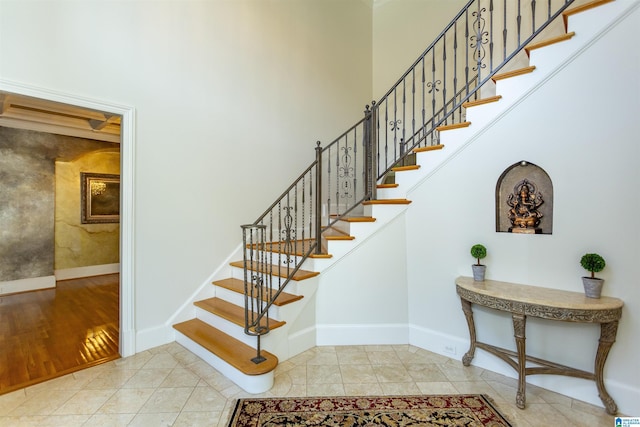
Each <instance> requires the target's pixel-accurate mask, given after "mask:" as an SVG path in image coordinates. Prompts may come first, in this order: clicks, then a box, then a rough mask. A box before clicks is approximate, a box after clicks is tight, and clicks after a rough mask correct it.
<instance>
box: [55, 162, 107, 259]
mask: <svg viewBox="0 0 640 427" xmlns="http://www.w3.org/2000/svg"><path fill="white" fill-rule="evenodd" d="M55 171H56V186H55V188H56V207H55V269H56V270H62V269H66V268H76V267H85V266H91V265H102V264H115V263H118V262H119V243H120V224H119V223H110V224H82V223H81V222H82V221H81V215H80V203H81V193H80V191H81V190H80V173H81V172H92V173H108V174H116V175H118V174H120V152H119V151H99V152H92V153H88V154H86V155H83V156H81V157H79V158H78V159H76V160H73V161H70V162H56V167H55Z"/></svg>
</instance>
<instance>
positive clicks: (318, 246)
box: [314, 141, 322, 255]
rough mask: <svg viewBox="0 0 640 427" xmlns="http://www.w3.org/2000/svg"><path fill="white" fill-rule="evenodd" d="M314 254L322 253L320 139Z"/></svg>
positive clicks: (317, 152) (317, 145) (317, 157)
mask: <svg viewBox="0 0 640 427" xmlns="http://www.w3.org/2000/svg"><path fill="white" fill-rule="evenodd" d="M315 214H316V219H315V225H314V227H315V230H314V233H315V236H316V255H319V254H321V253H322V147H321V146H320V141H318V142H316V212H315Z"/></svg>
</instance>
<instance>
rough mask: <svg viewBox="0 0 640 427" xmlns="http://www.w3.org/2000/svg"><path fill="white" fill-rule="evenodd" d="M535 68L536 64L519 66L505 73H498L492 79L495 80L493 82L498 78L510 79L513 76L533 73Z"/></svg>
mask: <svg viewBox="0 0 640 427" xmlns="http://www.w3.org/2000/svg"><path fill="white" fill-rule="evenodd" d="M535 69H536V66H535V65H532V66H530V67H524V68H518V69H517V70H511V71H507V72H505V73H500V74H496V75H495V76H493V77H492V78H491V80H493V82H494V83H495V82H496V81H497V80H503V79H508V78H511V77H516V76H521V75H523V74H528V73H531V72H533V70H535Z"/></svg>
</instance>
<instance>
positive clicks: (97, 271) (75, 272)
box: [54, 263, 120, 280]
mask: <svg viewBox="0 0 640 427" xmlns="http://www.w3.org/2000/svg"><path fill="white" fill-rule="evenodd" d="M113 273H120V263H115V264H101V265H88V266H86V267H76V268H65V269H62V270H56V271H55V272H54V274H55V277H56V280H69V279H77V278H79V277H91V276H101V275H103V274H113Z"/></svg>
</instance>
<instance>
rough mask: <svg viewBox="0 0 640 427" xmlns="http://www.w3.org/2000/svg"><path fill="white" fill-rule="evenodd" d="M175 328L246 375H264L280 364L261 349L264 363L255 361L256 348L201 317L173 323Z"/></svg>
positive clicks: (273, 356)
mask: <svg viewBox="0 0 640 427" xmlns="http://www.w3.org/2000/svg"><path fill="white" fill-rule="evenodd" d="M173 328H174V329H175V330H176V331H178V332H180V333H182V334H183V335H185V336H187V337H189V338H190V339H191V340H193V341H194V342H196V343H197V344H199V345H201V346H202V347H204V348H206V349H207V350H208V351H210V352H211V353H213V354H215V355H216V356H218V357H219V358H220V359H222V360H224V361H225V362H227V363H228V364H230V365H231V366H233V367H234V368H236V369H237V370H239V371H240V372H242V373H243V374H245V375H263V374H266V373H269V372H271V371H273V370H274V369H275V368H276V366H278V358H277V357H276V356H275V355H273V354H271V353H269V352H268V351H264V350H262V351H261V355H262V356H263V357H264V358H265V359H266V360H265V361H264V362H262V363H253V362H252V361H251V359H253V358H254V357H256V354H257V352H256V350H255V349H254V348H252V347H250V346H248V345H246V344H245V343H243V342H242V341H239V340H237V339H235V338H233V337H232V336H229V335H227V334H225V333H224V332H222V331H220V330H218V329H216V328H214V327H213V326H211V325H208V324H206V323H205V322H203V321H202V320H199V319H191V320H187V321H186V322H182V323H178V324H176V325H173Z"/></svg>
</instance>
